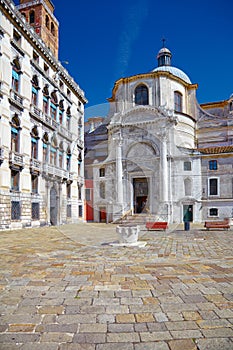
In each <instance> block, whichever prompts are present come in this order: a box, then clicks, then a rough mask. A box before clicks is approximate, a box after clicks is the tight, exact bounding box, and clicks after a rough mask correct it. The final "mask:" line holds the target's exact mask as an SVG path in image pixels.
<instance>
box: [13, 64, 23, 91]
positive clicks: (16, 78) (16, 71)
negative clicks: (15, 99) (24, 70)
mask: <svg viewBox="0 0 233 350" xmlns="http://www.w3.org/2000/svg"><path fill="white" fill-rule="evenodd" d="M20 74H21V67H20V63H19V59H18V58H15V59H14V60H13V63H12V81H11V87H12V89H13V90H14V91H16V92H19V90H20Z"/></svg>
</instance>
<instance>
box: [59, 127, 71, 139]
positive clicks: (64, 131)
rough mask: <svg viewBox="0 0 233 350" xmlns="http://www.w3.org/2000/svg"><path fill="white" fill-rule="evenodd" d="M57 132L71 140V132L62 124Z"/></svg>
mask: <svg viewBox="0 0 233 350" xmlns="http://www.w3.org/2000/svg"><path fill="white" fill-rule="evenodd" d="M59 133H60V134H61V135H62V136H64V137H66V138H67V139H69V140H72V135H73V134H72V132H70V131H69V130H67V129H66V128H64V126H62V125H60V126H59Z"/></svg>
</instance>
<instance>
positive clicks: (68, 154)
mask: <svg viewBox="0 0 233 350" xmlns="http://www.w3.org/2000/svg"><path fill="white" fill-rule="evenodd" d="M70 163H71V151H70V148H69V147H68V149H67V153H66V170H68V171H70Z"/></svg>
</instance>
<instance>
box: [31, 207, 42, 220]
mask: <svg viewBox="0 0 233 350" xmlns="http://www.w3.org/2000/svg"><path fill="white" fill-rule="evenodd" d="M39 218H40V204H39V203H32V219H33V220H37V219H39Z"/></svg>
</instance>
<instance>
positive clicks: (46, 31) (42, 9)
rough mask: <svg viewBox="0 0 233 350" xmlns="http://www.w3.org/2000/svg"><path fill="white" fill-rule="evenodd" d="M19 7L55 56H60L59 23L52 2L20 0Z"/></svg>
mask: <svg viewBox="0 0 233 350" xmlns="http://www.w3.org/2000/svg"><path fill="white" fill-rule="evenodd" d="M17 8H18V10H19V11H20V12H21V14H22V15H23V16H24V17H25V18H26V21H27V22H28V23H29V24H30V25H31V26H32V27H33V28H34V29H35V32H36V33H37V34H38V35H39V36H40V37H41V39H42V40H43V41H44V43H45V44H46V46H47V47H48V48H49V49H50V50H51V51H52V53H53V54H54V56H55V57H56V58H58V48H59V42H58V28H59V23H58V20H57V19H56V17H55V16H54V14H53V12H54V5H53V4H52V2H51V1H50V0H20V5H18V6H17Z"/></svg>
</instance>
